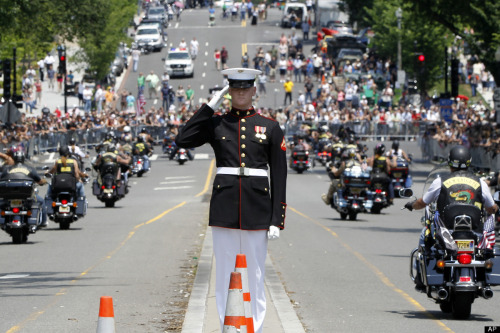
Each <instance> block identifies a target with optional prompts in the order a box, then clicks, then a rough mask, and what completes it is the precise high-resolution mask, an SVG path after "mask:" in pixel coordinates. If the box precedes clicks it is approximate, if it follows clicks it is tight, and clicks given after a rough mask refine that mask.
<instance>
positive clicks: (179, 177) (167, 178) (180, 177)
mask: <svg viewBox="0 0 500 333" xmlns="http://www.w3.org/2000/svg"><path fill="white" fill-rule="evenodd" d="M182 178H194V176H178V177H165V180H169V179H182Z"/></svg>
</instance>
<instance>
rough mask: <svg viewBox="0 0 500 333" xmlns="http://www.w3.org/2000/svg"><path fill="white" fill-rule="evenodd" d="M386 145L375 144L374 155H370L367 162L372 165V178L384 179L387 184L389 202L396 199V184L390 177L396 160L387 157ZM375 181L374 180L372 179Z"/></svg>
mask: <svg viewBox="0 0 500 333" xmlns="http://www.w3.org/2000/svg"><path fill="white" fill-rule="evenodd" d="M384 153H385V145H384V144H382V143H379V144H377V145H376V146H375V149H374V155H373V156H371V157H368V158H367V160H366V163H367V165H368V166H370V167H372V179H373V178H377V179H378V180H379V181H384V182H385V183H386V184H387V191H388V192H389V200H388V201H389V204H392V203H393V201H394V186H393V185H392V182H391V179H390V178H389V172H390V171H391V168H394V167H395V166H396V165H395V161H394V160H392V159H390V158H387V157H386V156H385V155H384ZM372 183H373V181H372Z"/></svg>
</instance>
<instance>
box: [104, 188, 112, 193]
mask: <svg viewBox="0 0 500 333" xmlns="http://www.w3.org/2000/svg"><path fill="white" fill-rule="evenodd" d="M104 193H113V189H112V188H106V189H104Z"/></svg>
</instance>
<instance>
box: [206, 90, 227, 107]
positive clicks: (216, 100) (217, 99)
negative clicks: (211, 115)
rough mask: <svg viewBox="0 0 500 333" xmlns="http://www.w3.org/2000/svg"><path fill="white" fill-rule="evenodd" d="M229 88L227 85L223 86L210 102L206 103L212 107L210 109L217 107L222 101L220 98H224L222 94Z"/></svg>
mask: <svg viewBox="0 0 500 333" xmlns="http://www.w3.org/2000/svg"><path fill="white" fill-rule="evenodd" d="M228 90H229V86H225V87H224V88H222V89H221V90H219V91H217V92H216V93H215V95H214V97H212V99H211V100H210V102H208V103H207V105H208V106H210V107H211V108H212V110H217V109H218V108H219V105H220V103H222V100H223V99H224V95H225V94H226V93H227V91H228Z"/></svg>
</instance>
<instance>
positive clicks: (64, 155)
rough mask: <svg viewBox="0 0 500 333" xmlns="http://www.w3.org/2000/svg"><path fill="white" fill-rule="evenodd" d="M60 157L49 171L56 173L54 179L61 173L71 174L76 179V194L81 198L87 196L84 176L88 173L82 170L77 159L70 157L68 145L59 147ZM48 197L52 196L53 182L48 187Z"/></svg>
mask: <svg viewBox="0 0 500 333" xmlns="http://www.w3.org/2000/svg"><path fill="white" fill-rule="evenodd" d="M59 155H60V158H59V159H58V160H57V161H56V162H55V163H54V165H53V166H52V168H51V169H50V170H49V171H48V173H51V174H53V175H54V179H55V178H57V177H58V175H60V174H70V175H73V176H74V177H75V179H76V195H77V197H79V198H83V197H85V191H84V188H83V183H82V182H81V179H82V178H87V177H88V175H87V174H86V173H84V172H81V171H80V167H79V166H78V162H77V161H76V160H75V159H72V158H70V151H69V147H68V146H61V148H59ZM46 197H48V198H51V197H52V184H49V187H48V189H47V194H46Z"/></svg>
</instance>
